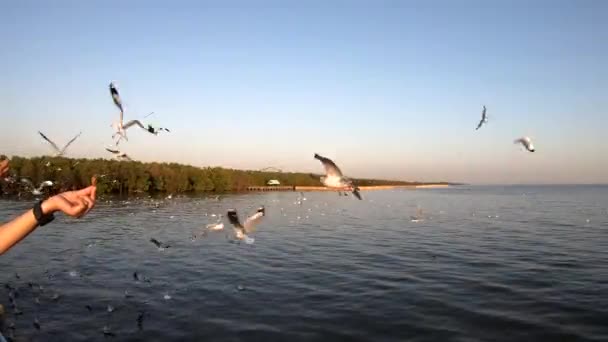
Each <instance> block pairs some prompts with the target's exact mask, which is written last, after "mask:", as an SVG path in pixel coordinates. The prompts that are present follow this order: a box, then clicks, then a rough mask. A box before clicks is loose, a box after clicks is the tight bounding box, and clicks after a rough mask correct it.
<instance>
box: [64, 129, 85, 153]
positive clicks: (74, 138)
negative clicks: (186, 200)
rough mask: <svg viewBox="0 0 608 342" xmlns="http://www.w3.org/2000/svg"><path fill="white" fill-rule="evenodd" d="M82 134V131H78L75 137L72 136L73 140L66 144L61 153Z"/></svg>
mask: <svg viewBox="0 0 608 342" xmlns="http://www.w3.org/2000/svg"><path fill="white" fill-rule="evenodd" d="M81 134H82V132H80V133H78V134H77V135H76V136H75V137H73V138H72V140H70V141H68V143H67V144H65V146H64V147H63V150H61V153H64V152H65V150H67V149H68V147H69V146H70V145H71V144H72V143H73V142H74V140H76V139H78V137H79V136H80V135H81Z"/></svg>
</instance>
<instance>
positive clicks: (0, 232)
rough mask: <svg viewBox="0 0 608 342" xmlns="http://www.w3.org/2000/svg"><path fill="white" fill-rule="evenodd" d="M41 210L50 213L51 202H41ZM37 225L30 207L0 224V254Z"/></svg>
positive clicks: (51, 210)
mask: <svg viewBox="0 0 608 342" xmlns="http://www.w3.org/2000/svg"><path fill="white" fill-rule="evenodd" d="M41 207H42V212H43V213H44V214H48V213H52V212H54V211H55V210H53V209H52V206H51V204H50V203H49V202H48V201H45V202H42V206H41ZM36 227H38V221H37V220H36V217H35V216H34V211H33V210H32V209H30V210H28V211H26V212H25V213H24V214H22V215H21V216H19V217H17V218H16V219H14V220H12V221H10V222H8V223H5V224H4V225H2V226H0V254H4V253H5V252H6V251H8V250H9V249H11V248H12V247H13V246H14V245H16V244H17V243H18V242H19V241H21V240H23V238H25V237H26V236H28V235H29V234H30V233H31V232H33V231H34V230H35V229H36Z"/></svg>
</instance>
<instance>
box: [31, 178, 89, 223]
mask: <svg viewBox="0 0 608 342" xmlns="http://www.w3.org/2000/svg"><path fill="white" fill-rule="evenodd" d="M95 183H96V182H95ZM96 192H97V186H96V185H91V186H89V187H88V188H84V189H82V190H77V191H67V192H64V193H61V194H59V195H56V196H53V197H51V198H49V199H48V200H46V201H44V202H43V203H42V211H43V213H45V214H49V213H54V212H56V211H61V212H63V213H64V214H66V215H68V216H72V217H76V218H80V217H82V216H84V215H86V214H87V213H88V212H89V211H90V210H91V209H93V207H94V206H95V195H96Z"/></svg>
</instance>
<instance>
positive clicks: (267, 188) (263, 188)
mask: <svg viewBox="0 0 608 342" xmlns="http://www.w3.org/2000/svg"><path fill="white" fill-rule="evenodd" d="M295 190H296V187H295V186H281V185H276V186H250V187H247V191H295Z"/></svg>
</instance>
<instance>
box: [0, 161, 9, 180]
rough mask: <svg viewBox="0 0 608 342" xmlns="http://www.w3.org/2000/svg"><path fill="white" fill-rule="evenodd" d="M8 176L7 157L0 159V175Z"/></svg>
mask: <svg viewBox="0 0 608 342" xmlns="http://www.w3.org/2000/svg"><path fill="white" fill-rule="evenodd" d="M6 176H8V159H5V160H2V161H0V177H2V178H4V177H6Z"/></svg>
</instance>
